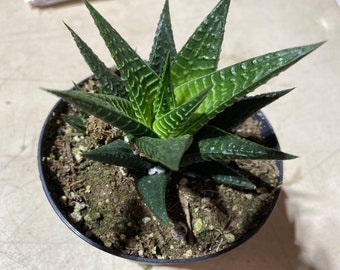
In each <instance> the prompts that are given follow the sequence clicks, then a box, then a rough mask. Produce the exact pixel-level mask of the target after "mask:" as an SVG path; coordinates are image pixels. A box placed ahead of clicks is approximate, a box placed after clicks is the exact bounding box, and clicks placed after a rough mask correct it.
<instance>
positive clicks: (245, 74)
mask: <svg viewBox="0 0 340 270" xmlns="http://www.w3.org/2000/svg"><path fill="white" fill-rule="evenodd" d="M321 44H322V43H316V44H312V45H307V46H301V47H295V48H290V49H285V50H281V51H277V52H274V53H268V54H265V55H262V56H258V57H255V58H252V59H249V60H246V61H243V62H240V63H238V64H235V65H233V66H230V67H227V68H224V69H222V70H219V71H216V72H213V73H211V74H209V75H206V76H203V77H201V78H198V79H196V80H193V81H190V82H187V83H185V84H183V85H181V86H179V87H177V88H175V90H174V91H175V96H176V102H177V104H182V103H184V102H186V101H187V100H190V99H191V98H192V97H193V96H196V95H197V94H198V93H200V92H201V91H203V89H206V88H207V87H212V89H211V91H210V92H209V94H208V96H207V97H206V99H205V100H204V102H203V103H202V104H201V106H200V107H199V108H198V109H197V114H195V116H194V117H192V118H191V119H190V121H189V122H188V123H187V125H186V128H185V129H183V134H186V133H188V134H194V133H195V132H196V131H197V130H199V129H200V128H201V127H202V126H204V125H205V124H207V122H208V121H209V120H210V119H212V118H214V117H215V116H216V115H217V114H218V113H220V112H222V111H223V110H224V109H225V108H226V107H228V106H230V105H231V104H233V103H234V102H235V101H237V100H239V99H240V98H242V97H244V96H245V95H246V94H247V93H249V92H251V91H253V90H255V88H256V87H258V86H259V85H261V84H264V83H265V82H267V81H268V80H269V79H270V78H272V77H274V76H276V75H278V74H279V73H280V72H281V71H283V70H285V69H287V68H288V67H289V66H291V65H293V64H294V63H296V62H297V61H298V60H300V59H301V58H303V57H304V56H306V55H307V54H309V53H310V52H312V51H313V50H315V49H316V48H318V47H319V46H320V45H321Z"/></svg>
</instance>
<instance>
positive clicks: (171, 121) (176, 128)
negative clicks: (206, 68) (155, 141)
mask: <svg viewBox="0 0 340 270" xmlns="http://www.w3.org/2000/svg"><path fill="white" fill-rule="evenodd" d="M209 90H210V89H209V88H207V89H205V90H204V91H202V92H201V93H199V94H198V95H197V96H196V97H194V98H193V99H191V100H189V101H188V102H186V103H184V104H182V105H181V106H178V107H176V108H175V109H173V110H171V111H170V112H168V113H166V114H164V115H163V116H162V117H160V118H159V119H157V120H156V121H155V122H154V123H153V126H152V128H153V130H154V131H155V132H156V133H157V134H158V135H159V136H160V137H163V138H166V137H169V136H172V137H174V136H177V135H178V134H180V133H181V132H182V128H183V127H184V126H185V124H186V123H187V122H188V120H189V119H190V117H191V116H192V115H194V113H195V110H196V109H197V107H198V106H199V105H200V104H201V103H202V102H203V100H204V99H205V98H206V96H207V94H208V92H209ZM184 134H185V133H184Z"/></svg>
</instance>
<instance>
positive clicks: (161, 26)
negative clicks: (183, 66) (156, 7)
mask: <svg viewBox="0 0 340 270" xmlns="http://www.w3.org/2000/svg"><path fill="white" fill-rule="evenodd" d="M168 53H169V54H170V59H173V58H174V57H175V55H176V47H175V42H174V38H173V33H172V27H171V20H170V13H169V1H168V0H166V1H165V3H164V7H163V11H162V14H161V16H160V19H159V22H158V26H157V30H156V35H155V38H154V42H153V46H152V51H151V53H150V59H149V65H150V67H151V68H152V69H153V70H154V71H155V72H156V73H157V74H161V73H162V70H163V67H164V65H165V62H166V55H167V54H168Z"/></svg>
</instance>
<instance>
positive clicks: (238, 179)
mask: <svg viewBox="0 0 340 270" xmlns="http://www.w3.org/2000/svg"><path fill="white" fill-rule="evenodd" d="M212 179H213V180H214V181H215V182H216V183H219V184H224V185H228V186H231V187H236V188H241V189H249V190H254V189H256V186H255V185H254V184H253V183H252V182H251V181H249V180H248V179H247V178H245V177H242V176H236V175H223V174H217V175H213V176H212Z"/></svg>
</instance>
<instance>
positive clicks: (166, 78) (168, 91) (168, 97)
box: [154, 55, 176, 120]
mask: <svg viewBox="0 0 340 270" xmlns="http://www.w3.org/2000/svg"><path fill="white" fill-rule="evenodd" d="M175 105H176V104H175V95H174V92H173V87H172V84H171V77H170V56H169V55H168V57H167V60H166V62H165V66H164V71H163V74H162V77H161V81H160V87H159V90H158V92H157V95H156V98H155V100H154V114H155V119H156V120H157V119H159V118H160V117H161V116H163V115H164V114H166V113H168V112H169V111H170V110H171V109H173V108H174V107H175Z"/></svg>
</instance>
